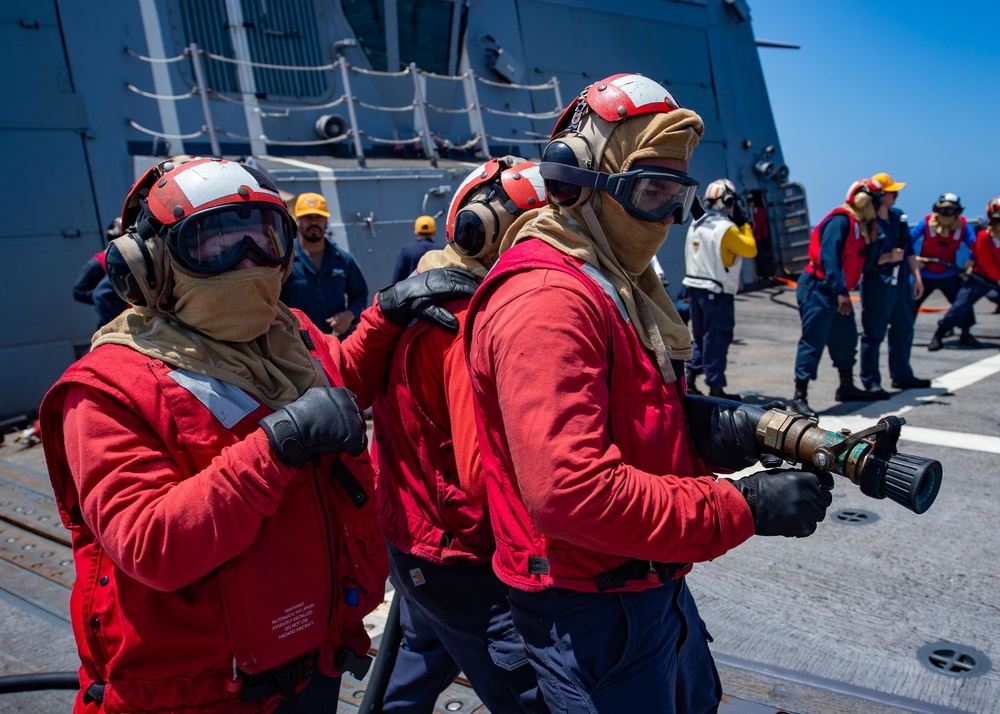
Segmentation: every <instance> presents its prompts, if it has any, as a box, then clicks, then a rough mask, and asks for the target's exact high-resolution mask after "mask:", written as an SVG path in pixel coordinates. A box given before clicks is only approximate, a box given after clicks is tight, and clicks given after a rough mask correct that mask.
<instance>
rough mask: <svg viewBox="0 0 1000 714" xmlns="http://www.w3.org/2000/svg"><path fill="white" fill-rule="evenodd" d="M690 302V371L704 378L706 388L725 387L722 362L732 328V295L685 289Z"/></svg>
mask: <svg viewBox="0 0 1000 714" xmlns="http://www.w3.org/2000/svg"><path fill="white" fill-rule="evenodd" d="M688 298H689V299H690V301H691V323H690V324H691V336H692V344H691V347H692V353H691V370H692V371H693V372H694V373H695V374H704V375H705V384H706V385H708V386H709V387H719V388H722V387H725V386H726V362H727V360H728V358H729V345H731V344H732V343H733V329H734V328H735V327H736V304H735V301H734V299H733V296H732V295H728V294H726V293H713V292H712V291H711V290H702V289H701V288H688Z"/></svg>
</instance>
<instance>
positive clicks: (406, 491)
mask: <svg viewBox="0 0 1000 714" xmlns="http://www.w3.org/2000/svg"><path fill="white" fill-rule="evenodd" d="M544 204H545V192H544V189H543V188H542V178H541V175H540V174H539V173H538V165H537V164H534V163H528V162H525V161H524V160H523V159H518V158H515V157H513V156H507V157H504V158H501V159H493V160H491V161H488V162H486V163H485V164H483V165H482V166H480V167H478V168H476V169H475V170H474V171H472V172H471V173H470V174H469V175H468V177H467V178H466V179H465V180H464V181H463V182H462V183H461V185H459V187H458V190H457V191H456V193H455V196H454V198H453V199H452V202H451V206H450V207H449V211H448V217H447V224H446V227H445V230H446V233H445V238H446V244H445V247H444V249H443V250H435V251H430V252H428V253H426V254H424V256H423V257H422V258H421V259H420V262H419V263H418V265H417V272H418V273H423V272H425V271H427V270H431V269H434V268H449V267H451V268H459V269H462V270H466V271H468V272H470V273H472V274H473V275H475V276H476V278H477V279H478V280H482V279H483V278H484V277H485V276H486V272H487V270H488V269H489V267H490V266H491V265H493V263H494V262H496V258H497V251H498V250H499V242H500V239H501V238H503V236H504V233H505V232H506V230H507V228H508V227H510V225H511V224H512V223H513V222H514V219H515V217H516V216H518V215H520V214H521V213H522V212H523V211H524V210H525V209H529V208H532V207H538V206H542V205H544ZM467 304H468V300H467V299H464V300H461V301H455V302H450V303H448V304H447V308H448V309H449V310H450V311H451V312H452V313H454V314H455V316H456V317H457V318H458V320H459V323H462V322H463V321H464V317H465V311H466V306H467ZM372 412H373V421H374V427H375V428H374V437H373V439H374V441H373V449H372V451H373V455H374V456H375V459H376V465H377V468H378V491H377V493H378V516H379V519H378V520H379V527H380V528H381V530H382V533H383V534H384V535H385V537H386V540H387V541H388V543H389V565H390V568H391V572H392V582H393V585H394V586H395V588H396V592H397V597H401V598H402V599H401V601H400V606H399V607H400V625H401V629H402V633H403V645H402V647H401V648H400V650H399V653H398V655H397V658H396V662H395V666H394V668H393V670H392V673H391V676H390V679H389V682H388V686H387V688H386V693H385V699H384V703H383V705H382V711H383V712H385V713H386V714H389V713H390V712H403V711H405V712H409V713H410V714H413V713H414V712H427V713H428V714H429V713H430V712H431V711H433V710H434V705H435V702H436V700H437V698H438V695H439V694H440V693H441V691H442V690H443V689H444V688H445V687H447V686H448V685H449V684H450V683H451V682H452V681H454V679H455V677H456V676H457V674H458V671H459V669H461V671H462V672H464V674H465V676H466V677H467V678H468V680H469V682H470V683H471V684H472V686H473V688H474V689H475V690H476V693H477V694H478V695H479V698H480V699H482V701H483V703H484V704H485V705H486V706H487V707H488V708H489V709H490V711H494V712H516V711H526V712H545V711H548V709H547V708H546V706H545V704H544V702H543V701H542V699H541V696H540V695H539V692H538V681H537V679H536V677H535V672H534V670H533V669H532V668H531V666H530V664H529V663H528V658H527V655H526V654H525V651H524V646H523V645H522V644H521V640H520V637H519V636H518V635H517V632H516V630H515V629H514V626H513V623H512V622H511V618H510V608H509V605H508V603H507V591H508V588H507V585H506V584H505V583H503V582H501V581H500V580H499V579H498V578H497V576H496V575H495V574H494V573H493V568H492V566H491V564H490V559H491V557H492V555H493V551H494V550H495V548H496V546H495V543H494V539H493V531H492V529H491V528H490V523H489V516H488V514H487V513H486V510H485V508H484V507H483V504H484V502H485V491H484V486H483V484H482V468H481V465H480V460H479V446H478V442H477V437H476V424H475V419H474V417H473V414H472V391H471V387H470V385H469V373H468V369H467V367H466V364H465V353H464V351H463V345H462V340H461V332H460V333H459V336H457V337H456V336H455V335H452V334H449V333H447V332H445V331H444V330H441V329H439V328H436V327H434V326H432V325H430V324H428V323H418V324H416V325H414V326H413V327H410V328H407V330H406V331H405V332H404V333H403V336H402V337H401V338H400V340H399V344H398V345H397V347H396V351H395V352H394V353H393V358H392V368H391V370H390V373H389V384H388V387H387V388H386V390H385V392H384V393H382V394H381V395H379V396H378V397H377V398H376V400H375V404H374V406H373V408H372Z"/></svg>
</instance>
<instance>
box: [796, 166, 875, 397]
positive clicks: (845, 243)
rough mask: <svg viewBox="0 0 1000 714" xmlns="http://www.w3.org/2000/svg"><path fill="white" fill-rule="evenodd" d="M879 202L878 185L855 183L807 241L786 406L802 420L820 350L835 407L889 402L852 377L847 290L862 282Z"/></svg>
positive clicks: (853, 333)
mask: <svg viewBox="0 0 1000 714" xmlns="http://www.w3.org/2000/svg"><path fill="white" fill-rule="evenodd" d="M881 200H882V186H881V185H880V184H879V183H878V182H877V181H875V180H874V179H862V180H859V181H855V182H854V183H852V184H851V185H850V187H849V188H848V189H847V199H846V200H845V201H844V203H843V204H842V205H840V206H837V208H834V209H833V210H832V211H830V212H829V213H828V214H827V215H826V217H825V218H823V220H821V221H820V222H819V223H817V224H816V227H815V228H813V231H812V235H811V236H810V238H809V263H807V264H806V267H805V269H804V270H803V271H802V275H800V276H799V281H798V285H797V286H796V288H795V297H796V301H797V302H798V306H799V318H800V319H801V320H802V336H801V337H800V338H799V344H798V348H797V349H796V352H795V396H793V397H792V401H791V403H790V404H789V406H790V407H791V408H792V409H794V410H795V411H797V412H799V413H800V414H804V415H805V416H809V417H815V416H816V412H815V411H813V409H812V407H810V406H809V403H808V402H807V397H808V389H809V382H810V381H811V380H814V379H816V373H817V370H818V368H819V362H820V358H821V357H822V356H823V352H824V350H829V352H830V359H831V360H832V361H833V366H834V367H836V368H837V372H838V374H839V375H840V386H839V387H838V388H837V391H836V394H835V398H836V400H837V401H838V402H851V401H873V400H876V399H888V398H889V393H888V392H886V391H885V390H884V389H882V388H881V387H879V388H878V389H872V390H867V389H858V387H856V386H855V385H854V376H853V375H854V363H855V361H856V360H857V352H858V323H857V322H856V321H855V319H854V307H853V306H852V305H851V291H852V290H855V289H856V288H857V287H858V284H859V283H860V282H861V275H862V273H863V271H864V265H865V258H866V257H867V249H868V245H869V244H871V243H872V242H873V241H874V240H875V238H876V236H877V234H878V219H877V218H876V211H877V210H878V206H879V204H880V203H881Z"/></svg>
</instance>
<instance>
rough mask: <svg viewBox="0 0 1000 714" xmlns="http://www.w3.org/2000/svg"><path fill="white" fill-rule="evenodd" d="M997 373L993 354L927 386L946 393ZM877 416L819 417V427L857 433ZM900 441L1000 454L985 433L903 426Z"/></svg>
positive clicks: (997, 442) (998, 440)
mask: <svg viewBox="0 0 1000 714" xmlns="http://www.w3.org/2000/svg"><path fill="white" fill-rule="evenodd" d="M997 372H1000V355H993V356H992V357H987V358H985V359H981V360H979V361H978V362H973V363H972V364H968V365H966V366H964V367H960V368H959V369H956V370H955V371H954V372H948V373H947V374H943V375H941V376H940V377H936V378H935V379H934V380H933V382H931V386H932V387H935V388H937V389H947V390H948V391H949V392H955V391H956V390H959V389H962V388H964V387H968V386H970V385H973V384H975V383H976V382H979V381H981V380H983V379H986V378H987V377H992V376H993V375H994V374H996V373H997ZM938 396H941V395H930V396H928V397H923V398H922V399H924V400H926V401H933V400H935V399H937V397H938ZM912 408H913V407H912V406H905V407H902V408H901V409H897V410H895V411H891V412H886V413H885V414H883V415H882V416H888V415H893V416H902V415H903V414H905V413H906V412H908V411H910V410H911V409H912ZM880 418H881V417H878V418H877V419H875V420H872V419H871V418H870V417H862V416H855V415H844V416H830V417H821V418H820V420H819V425H820V426H821V427H822V428H824V429H827V430H829V431H836V430H839V429H850V430H851V431H857V430H859V429H865V428H867V427H869V426H871V425H872V424H873V423H874V422H876V421H878V419H880ZM899 439H900V441H909V442H918V443H921V444H928V445H933V446H947V447H950V448H954V449H966V450H968V451H983V452H986V453H988V454H1000V437H997V436H988V435H985V434H967V433H965V432H961V431H946V430H944V429H928V428H927V427H922V426H909V425H907V426H904V427H903V431H902V433H901V434H900V436H899Z"/></svg>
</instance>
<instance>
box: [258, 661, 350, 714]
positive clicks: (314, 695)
mask: <svg viewBox="0 0 1000 714" xmlns="http://www.w3.org/2000/svg"><path fill="white" fill-rule="evenodd" d="M339 704H340V677H327V676H326V675H325V674H323V673H322V672H320V671H319V669H316V670H315V671H314V672H313V674H312V677H310V678H309V684H307V685H306V686H305V689H303V690H302V691H301V692H299V706H298V712H299V714H337V706H338V705H339ZM291 711H292V705H291V704H290V703H289V701H288V700H287V699H282V700H281V703H280V704H278V708H277V709H275V710H274V714H289V713H290V712H291Z"/></svg>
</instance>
